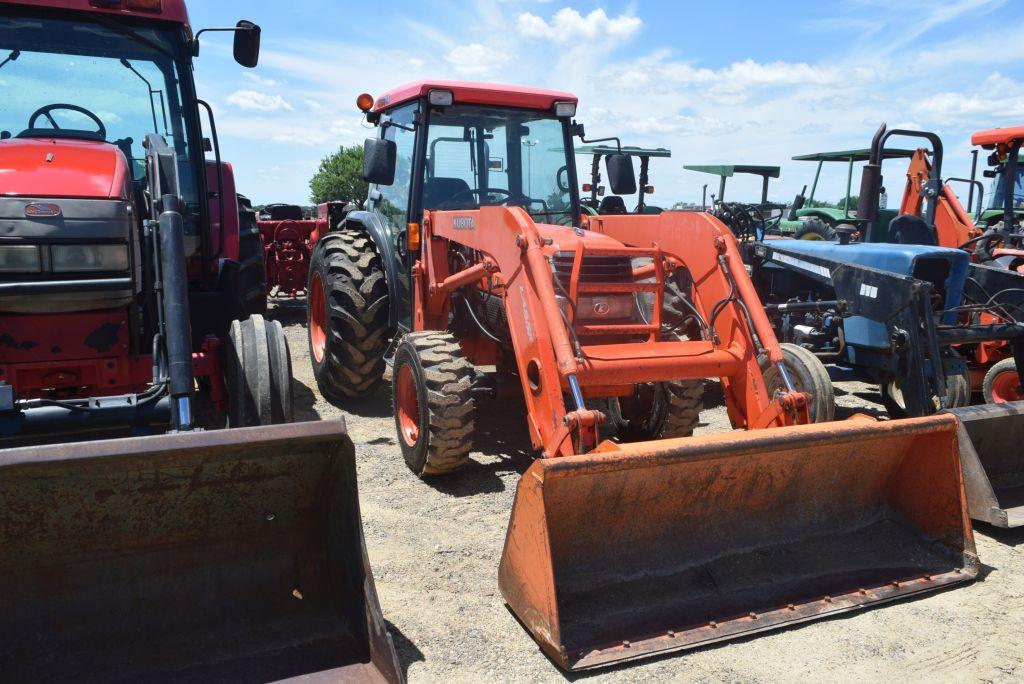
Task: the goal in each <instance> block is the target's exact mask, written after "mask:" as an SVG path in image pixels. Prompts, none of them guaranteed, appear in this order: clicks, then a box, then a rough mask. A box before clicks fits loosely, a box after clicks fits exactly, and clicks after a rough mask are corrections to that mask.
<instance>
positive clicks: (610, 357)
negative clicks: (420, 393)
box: [415, 207, 808, 457]
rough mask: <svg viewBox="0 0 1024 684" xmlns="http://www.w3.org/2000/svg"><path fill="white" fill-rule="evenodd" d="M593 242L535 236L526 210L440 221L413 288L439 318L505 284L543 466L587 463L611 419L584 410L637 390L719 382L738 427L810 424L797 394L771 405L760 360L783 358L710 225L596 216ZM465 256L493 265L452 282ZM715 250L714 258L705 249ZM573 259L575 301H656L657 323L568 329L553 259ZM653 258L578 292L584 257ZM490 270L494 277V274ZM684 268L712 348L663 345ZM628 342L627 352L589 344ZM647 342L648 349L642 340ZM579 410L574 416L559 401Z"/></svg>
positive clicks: (687, 217)
mask: <svg viewBox="0 0 1024 684" xmlns="http://www.w3.org/2000/svg"><path fill="white" fill-rule="evenodd" d="M589 220H590V223H588V224H587V225H588V226H589V227H590V228H591V230H590V231H586V230H580V229H574V228H572V227H559V226H538V225H537V224H535V223H534V222H533V221H532V220H531V219H530V217H529V216H528V215H527V214H526V212H525V211H523V210H522V209H520V208H514V207H483V208H481V209H479V210H476V211H459V212H432V213H431V214H430V215H429V217H428V218H427V219H426V220H425V221H424V229H423V230H424V241H425V250H426V253H425V257H424V259H423V264H424V265H423V268H422V269H421V270H422V271H423V274H422V276H421V277H423V278H425V281H426V282H425V284H423V285H421V286H418V287H417V288H415V289H416V290H417V292H421V293H425V294H422V295H420V296H422V297H423V298H424V299H425V301H426V302H427V307H426V309H427V312H428V313H431V312H432V313H435V314H436V313H437V312H438V311H439V308H438V307H439V306H440V302H441V301H442V300H443V299H444V298H446V296H447V293H449V292H450V291H451V290H452V289H454V288H456V287H459V286H461V285H465V284H466V283H467V282H471V281H473V280H479V279H480V278H481V277H483V276H484V275H485V274H486V273H487V272H489V271H490V270H493V272H494V277H495V279H497V280H498V281H500V284H501V288H502V291H503V297H504V306H505V309H506V311H507V317H508V320H509V328H510V333H511V337H512V342H513V346H514V349H515V356H516V364H517V367H518V370H519V376H520V379H521V382H522V385H523V394H524V397H525V399H526V404H527V409H528V422H529V427H530V436H531V440H532V442H533V445H534V447H535V448H538V449H541V450H542V451H543V453H544V455H545V456H546V457H556V456H569V455H573V454H577V453H585V452H587V451H590V450H592V449H593V448H594V447H596V446H597V437H596V435H597V427H598V425H599V424H600V423H601V421H602V420H603V419H604V417H603V416H601V415H600V414H598V413H596V412H594V411H589V410H587V409H586V408H585V406H584V403H583V401H584V399H585V398H586V397H592V396H614V395H615V394H616V393H617V392H621V391H622V390H623V388H626V387H629V386H632V385H636V384H639V383H651V382H660V381H665V380H677V379H698V378H719V379H721V381H722V384H723V388H724V391H725V394H726V397H727V403H728V407H729V415H730V419H731V421H732V423H733V425H734V427H736V428H740V429H742V428H747V429H751V428H767V427H775V426H782V425H790V424H794V423H805V422H808V417H807V411H806V404H807V401H806V396H805V395H802V394H798V393H796V392H794V391H789V392H784V393H782V394H781V395H780V396H771V395H770V394H769V393H768V391H767V390H766V386H765V382H764V378H763V375H762V370H761V365H760V364H761V361H762V360H763V358H767V360H768V361H769V362H771V363H773V364H780V363H781V360H782V353H781V350H780V349H779V346H778V343H777V342H776V340H775V336H774V333H773V332H772V330H771V326H770V324H769V322H768V320H767V317H766V316H765V315H764V312H763V309H762V308H761V306H760V303H759V302H758V300H757V296H756V294H755V293H754V290H753V285H752V283H751V282H750V280H749V278H748V277H747V274H746V271H745V269H744V267H743V264H742V261H741V260H740V256H739V252H738V249H737V245H736V242H735V239H733V238H732V237H731V235H730V234H729V232H728V230H727V229H725V228H724V227H723V226H721V224H719V223H718V222H717V221H716V220H715V219H713V218H711V217H708V216H706V215H704V214H685V213H670V214H665V215H657V216H620V217H591V218H590V219H589ZM446 241H447V242H452V243H456V244H458V245H462V246H465V247H469V248H471V249H474V250H477V251H479V252H481V253H483V254H484V255H485V261H484V262H482V264H477V265H475V266H473V267H470V268H469V269H466V270H465V271H463V272H461V273H457V274H448V272H447V269H446V266H445V263H446V260H444V259H441V258H438V257H437V254H444V253H446V252H447V247H446V245H445V242H446ZM709 247H710V249H709ZM566 252H569V253H573V254H574V255H575V256H574V266H573V278H572V280H571V283H570V286H569V288H568V291H567V292H560V294H562V295H568V299H569V300H570V301H571V302H573V305H575V302H576V301H577V300H578V297H579V295H580V293H581V292H588V293H593V292H609V291H614V292H648V293H651V294H653V295H654V297H655V302H656V304H655V306H654V309H653V311H654V320H652V321H651V322H648V323H647V324H644V325H625V326H624V325H607V326H603V325H569V321H568V320H567V319H565V318H563V314H562V313H561V312H560V309H559V306H558V303H557V300H556V291H555V287H556V286H555V283H554V279H553V277H552V268H551V265H550V263H549V261H548V258H549V256H550V255H552V254H554V253H566ZM588 255H590V256H612V255H614V256H621V257H628V258H645V259H650V260H651V261H652V265H653V268H651V269H648V270H647V271H644V272H642V273H637V274H636V276H649V275H653V276H654V282H653V283H652V282H641V281H642V280H648V279H647V278H642V277H635V281H634V282H633V283H615V284H610V283H607V284H603V283H581V282H579V271H580V267H581V264H582V263H584V259H586V258H587V256H588ZM488 262H489V263H491V264H493V267H491V268H488V267H487V266H486V265H484V264H486V263H488ZM674 268H685V269H686V270H687V271H688V272H689V273H690V275H691V277H692V278H693V280H694V283H695V286H694V290H695V292H694V297H693V304H694V307H695V309H697V310H699V311H700V313H701V316H702V318H703V320H704V321H705V322H707V324H708V328H709V330H708V333H707V334H706V335H705V338H706V339H696V340H693V339H690V340H682V341H666V340H663V339H661V335H660V323H659V318H658V316H659V312H660V306H661V292H662V291H663V290H664V278H665V271H666V270H668V269H674ZM616 334H618V335H625V336H626V338H627V340H628V341H624V342H622V343H619V344H616V343H607V342H606V343H602V344H597V343H594V342H592V339H593V338H597V337H601V336H605V337H607V336H608V335H616ZM640 336H643V337H644V338H646V340H645V341H640V340H639V339H638V338H639V337H640ZM565 394H568V395H569V396H571V397H572V398H573V400H574V401H575V404H576V405H575V406H574V407H572V410H569V409H567V407H566V405H565V400H564V398H563V396H564V395H565Z"/></svg>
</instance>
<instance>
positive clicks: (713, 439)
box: [527, 414, 959, 478]
mask: <svg viewBox="0 0 1024 684" xmlns="http://www.w3.org/2000/svg"><path fill="white" fill-rule="evenodd" d="M958 424H959V423H958V420H957V418H955V417H954V416H952V415H944V414H937V415H933V416H926V417H923V418H906V419H902V420H893V421H876V420H873V419H864V418H855V419H850V420H845V421H841V422H835V423H819V424H814V425H797V426H790V427H778V428H769V429H765V430H747V431H737V432H729V433H724V434H715V435H698V436H694V437H681V438H677V439H666V440H658V441H652V442H635V443H631V444H612V445H611V448H610V449H609V450H608V451H598V452H591V453H589V454H583V455H579V456H562V457H559V458H546V459H538V460H536V461H534V463H533V464H532V465H531V466H530V471H536V472H537V475H538V476H542V477H545V478H550V477H571V476H573V475H578V474H579V472H580V470H587V471H589V472H591V473H599V472H612V471H616V470H621V469H624V468H633V467H636V465H637V464H638V463H640V462H642V463H646V464H648V465H652V466H657V465H664V464H667V463H679V462H695V461H703V460H713V459H719V458H738V457H744V456H747V455H750V454H755V453H759V452H761V451H763V449H764V442H765V441H766V440H772V441H780V440H784V441H785V443H786V445H787V446H788V447H790V448H792V449H794V450H799V449H806V448H810V447H815V446H824V445H828V444H830V443H836V442H843V443H850V442H858V441H868V440H871V439H876V438H881V437H914V436H918V435H924V434H934V433H936V432H950V433H953V432H956V429H957V426H958ZM605 444H606V445H607V444H609V443H605ZM530 471H527V472H528V473H529V472H530Z"/></svg>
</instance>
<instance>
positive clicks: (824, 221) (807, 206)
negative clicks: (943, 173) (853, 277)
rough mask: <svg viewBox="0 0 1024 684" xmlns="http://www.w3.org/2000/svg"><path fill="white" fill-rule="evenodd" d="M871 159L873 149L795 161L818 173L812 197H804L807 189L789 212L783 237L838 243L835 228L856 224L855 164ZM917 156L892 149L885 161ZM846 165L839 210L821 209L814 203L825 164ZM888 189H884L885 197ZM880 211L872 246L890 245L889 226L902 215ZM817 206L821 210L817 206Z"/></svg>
mask: <svg viewBox="0 0 1024 684" xmlns="http://www.w3.org/2000/svg"><path fill="white" fill-rule="evenodd" d="M870 156H871V150H870V149H863V150H844V151H841V152H816V153H814V154H804V155H799V156H796V157H793V161H809V162H817V163H818V169H817V171H816V172H815V174H814V183H813V184H812V185H811V194H810V195H809V196H806V197H805V196H804V192H806V191H807V187H806V186H804V190H803V192H801V193H800V194H799V195H797V196H796V199H794V200H793V204H792V205H791V206H790V208H789V212H788V213H787V215H786V217H785V218H784V219H783V220H782V221H781V223H780V225H779V228H780V230H781V232H782V233H784V234H786V235H791V236H792V237H794V238H797V239H800V240H825V241H828V242H831V241H832V240H835V239H836V236H837V233H836V228H837V227H838V226H840V225H842V224H851V223H853V222H854V220H855V219H856V218H857V217H856V212H857V206H856V203H855V202H851V201H849V200H850V196H851V191H852V189H853V171H854V164H856V163H858V162H866V161H868V158H869V157H870ZM913 156H914V150H901V149H892V150H885V152H884V158H885V159H910V158H911V157H913ZM840 162H841V163H845V164H846V195H844V197H845V198H846V199H844V200H843V201H842V202H840V206H838V207H830V206H821V205H822V203H821V202H820V201H815V194H816V192H817V190H818V181H819V180H820V179H821V171H822V168H823V167H824V166H825V164H826V163H840ZM884 192H885V189H884V188H883V189H882V193H884ZM881 204H884V203H880V207H879V210H878V217H877V218H876V219H875V221H874V223H873V224H872V226H871V241H872V242H888V241H889V222H890V221H892V220H893V219H894V218H896V214H897V213H899V212H898V211H896V210H895V209H885V208H881ZM815 205H818V206H815Z"/></svg>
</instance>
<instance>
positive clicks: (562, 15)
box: [516, 7, 643, 44]
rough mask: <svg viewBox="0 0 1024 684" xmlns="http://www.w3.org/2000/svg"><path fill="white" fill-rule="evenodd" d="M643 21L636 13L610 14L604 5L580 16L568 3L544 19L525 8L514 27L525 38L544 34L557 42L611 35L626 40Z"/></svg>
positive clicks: (544, 36) (608, 36) (538, 36)
mask: <svg viewBox="0 0 1024 684" xmlns="http://www.w3.org/2000/svg"><path fill="white" fill-rule="evenodd" d="M641 26H643V22H642V21H641V20H640V18H639V17H635V16H632V15H628V14H622V15H619V16H617V17H615V18H611V17H609V16H608V14H607V13H606V12H605V11H604V10H603V9H596V10H593V11H592V12H590V14H588V15H586V16H583V15H582V14H580V13H579V12H577V11H576V10H574V9H572V8H571V7H563V8H562V9H560V10H558V12H556V13H555V15H554V16H553V17H552V18H551V21H546V20H544V19H543V18H541V17H538V16H537V15H536V14H533V13H531V12H524V13H522V14H520V15H519V17H518V18H517V19H516V27H517V28H518V29H519V32H520V33H521V34H522V35H523V36H526V37H527V38H545V39H548V40H552V41H554V42H556V43H559V44H567V43H573V42H576V41H579V40H598V39H603V38H614V39H618V40H625V39H628V38H630V37H632V36H633V35H634V34H635V33H636V32H637V31H639V30H640V27H641Z"/></svg>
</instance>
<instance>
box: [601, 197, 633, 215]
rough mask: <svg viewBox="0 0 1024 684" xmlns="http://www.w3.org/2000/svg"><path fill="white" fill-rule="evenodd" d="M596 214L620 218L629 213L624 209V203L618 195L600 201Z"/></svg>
mask: <svg viewBox="0 0 1024 684" xmlns="http://www.w3.org/2000/svg"><path fill="white" fill-rule="evenodd" d="M597 213H598V214H603V215H605V216H621V215H623V214H628V213H629V211H628V210H627V209H626V201H625V200H624V199H622V198H621V197H619V196H618V195H608V196H607V197H605V198H604V199H602V200H601V205H600V206H599V207H598V208H597Z"/></svg>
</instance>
